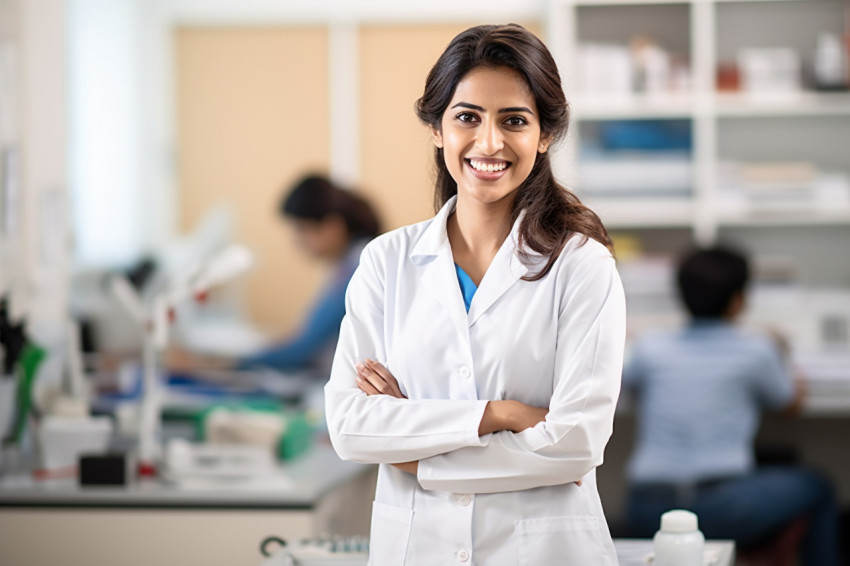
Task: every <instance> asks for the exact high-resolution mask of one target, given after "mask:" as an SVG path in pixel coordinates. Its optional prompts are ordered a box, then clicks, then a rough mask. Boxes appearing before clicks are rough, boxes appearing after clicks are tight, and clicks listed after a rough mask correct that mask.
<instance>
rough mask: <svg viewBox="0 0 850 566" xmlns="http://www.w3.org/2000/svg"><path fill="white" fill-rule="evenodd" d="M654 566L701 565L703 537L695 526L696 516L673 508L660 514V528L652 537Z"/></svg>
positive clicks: (703, 545)
mask: <svg viewBox="0 0 850 566" xmlns="http://www.w3.org/2000/svg"><path fill="white" fill-rule="evenodd" d="M652 545H653V550H654V552H655V560H654V562H653V565H654V566H702V565H703V548H704V547H705V537H703V534H702V533H701V532H700V530H699V528H697V516H696V515H694V514H693V513H691V512H690V511H684V510H681V509H674V510H673V511H667V512H666V513H664V514H663V515H661V529H660V530H659V531H658V532H657V533H655V538H653V539H652Z"/></svg>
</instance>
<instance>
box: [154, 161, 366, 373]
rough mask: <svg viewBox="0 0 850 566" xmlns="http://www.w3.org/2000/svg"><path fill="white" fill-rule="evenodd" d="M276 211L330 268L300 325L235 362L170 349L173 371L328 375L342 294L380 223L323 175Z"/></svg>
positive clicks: (304, 183)
mask: <svg viewBox="0 0 850 566" xmlns="http://www.w3.org/2000/svg"><path fill="white" fill-rule="evenodd" d="M279 212H280V214H281V216H282V218H283V219H284V220H285V221H286V222H287V223H289V224H290V225H291V226H292V227H293V230H294V233H295V240H296V244H297V246H298V247H299V248H300V249H301V250H303V251H304V252H305V253H306V254H307V255H309V256H311V257H314V258H316V259H319V260H322V261H326V262H328V263H330V264H331V265H332V266H333V269H332V272H331V275H330V277H329V278H328V280H327V281H326V282H325V284H324V286H323V288H322V289H321V291H320V292H319V294H318V297H317V298H316V299H315V300H314V302H313V303H312V304H311V305H310V307H309V309H308V310H307V313H306V316H305V317H304V319H303V320H302V322H301V324H300V326H299V327H298V328H297V329H296V331H295V332H294V333H293V334H292V335H290V336H288V337H287V338H285V339H283V340H281V341H279V342H277V343H275V344H273V345H271V346H269V347H267V348H265V349H263V350H261V351H258V352H255V353H253V354H250V355H247V356H245V357H243V358H241V359H236V360H234V359H230V358H223V357H218V356H211V355H198V354H193V353H190V352H187V351H184V350H181V349H179V348H172V350H171V351H170V352H169V357H168V362H167V363H168V366H169V368H170V369H171V370H172V371H176V372H185V373H193V372H197V371H199V370H200V371H203V370H208V369H213V370H215V369H239V370H244V369H256V368H271V369H274V370H277V371H282V372H300V371H304V370H306V371H312V372H314V373H316V374H317V375H329V373H330V365H331V361H332V359H333V352H334V349H335V347H336V343H337V340H338V338H339V326H340V323H341V322H342V318H343V316H344V315H345V290H346V288H347V287H348V282H349V280H350V279H351V276H352V275H353V274H354V270H355V269H356V268H357V265H358V264H359V263H360V253H361V252H362V251H363V248H364V247H365V246H366V244H367V243H368V242H369V241H370V240H371V239H372V238H374V237H375V236H377V235H378V234H379V233H380V231H381V226H380V221H379V219H378V216H377V215H376V213H375V210H374V209H373V208H372V206H371V205H370V204H369V202H368V201H366V200H365V199H364V198H363V197H361V196H359V195H358V194H357V193H354V192H352V191H350V190H347V189H344V188H341V187H339V186H338V185H336V184H335V183H333V182H332V181H331V180H330V179H328V178H327V177H324V176H322V175H307V176H305V177H303V178H301V179H300V180H299V181H298V182H296V183H295V184H294V185H293V186H292V188H291V189H290V190H289V191H288V192H287V193H286V194H285V195H284V196H283V198H282V199H281V201H280V205H279Z"/></svg>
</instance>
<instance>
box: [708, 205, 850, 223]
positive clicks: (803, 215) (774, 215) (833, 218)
mask: <svg viewBox="0 0 850 566" xmlns="http://www.w3.org/2000/svg"><path fill="white" fill-rule="evenodd" d="M717 221H718V224H719V225H720V226H727V227H748V226H834V225H843V224H848V225H850V206H848V205H844V206H838V207H834V208H820V207H803V206H801V205H799V204H794V205H792V204H786V205H783V206H779V205H773V206H770V207H756V208H754V207H748V208H737V207H736V208H731V207H723V206H722V205H721V206H719V207H718V210H717Z"/></svg>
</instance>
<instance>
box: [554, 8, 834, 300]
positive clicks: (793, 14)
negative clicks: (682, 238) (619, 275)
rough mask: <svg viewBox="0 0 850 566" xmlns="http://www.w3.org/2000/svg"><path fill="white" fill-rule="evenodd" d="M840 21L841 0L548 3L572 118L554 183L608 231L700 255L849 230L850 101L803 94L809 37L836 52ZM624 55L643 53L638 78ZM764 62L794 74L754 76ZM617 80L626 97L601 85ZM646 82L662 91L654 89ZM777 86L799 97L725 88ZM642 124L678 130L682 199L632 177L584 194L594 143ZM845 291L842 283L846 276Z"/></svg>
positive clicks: (812, 44)
mask: <svg viewBox="0 0 850 566" xmlns="http://www.w3.org/2000/svg"><path fill="white" fill-rule="evenodd" d="M848 19H850V8H848V3H847V2H844V1H842V0H788V1H785V0H759V1H737V0H735V1H733V0H690V1H678V2H669V1H664V0H657V1H647V2H643V1H635V0H610V1H609V0H580V1H577V0H553V1H551V2H550V3H549V7H548V15H547V36H548V37H547V40H548V44H549V45H550V47H551V48H552V51H553V54H554V55H555V58H556V59H557V61H558V65H559V67H560V69H561V73H562V77H563V81H564V86H565V90H566V92H567V98H568V100H569V101H570V104H571V111H572V117H573V122H572V126H571V127H572V132H571V134H570V136H569V138H568V140H567V141H566V142H565V143H564V144H563V145H562V147H561V148H560V149H559V150H558V152H557V153H556V154H555V163H556V173H557V175H558V177H559V178H560V179H562V180H563V181H564V182H565V183H566V184H567V185H568V186H569V187H570V188H571V189H574V190H576V192H577V193H578V194H579V195H580V196H582V198H583V199H584V200H585V201H586V202H587V203H588V204H589V205H590V206H591V207H592V208H593V209H594V210H596V211H597V213H599V215H600V216H601V217H602V219H603V221H604V222H605V223H606V225H607V226H608V227H609V229H611V230H613V231H619V230H626V229H628V230H630V231H632V232H634V231H638V233H640V231H649V230H652V229H663V230H669V229H680V230H682V231H684V234H685V235H692V237H693V239H694V240H695V241H696V242H699V243H711V242H714V241H716V240H717V239H718V238H722V237H724V236H730V237H733V238H734V236H735V231H736V230H737V229H738V228H745V229H748V230H749V229H752V228H755V227H759V228H761V229H763V230H772V229H776V228H785V227H788V226H794V227H798V228H799V227H803V228H807V229H815V230H817V229H819V228H820V227H830V228H834V227H836V226H838V227H850V196H848V193H850V189H848V187H847V182H848V181H847V179H848V177H850V93H848V92H847V91H836V92H826V91H821V90H815V89H814V88H813V87H812V84H813V81H814V60H815V57H816V47H817V45H818V38H819V37H820V36H821V35H822V34H824V33H826V34H829V35H830V36H831V37H833V38H842V40H843V41H847V36H848V34H850V29H848V26H850V24H848V23H847V22H848ZM647 44H649V45H651V46H652V48H651V49H649V50H646V45H647ZM630 45H631V48H630V47H629V46H630ZM636 48H638V49H643V50H644V51H642V52H641V53H644V55H642V56H643V57H644V59H643V64H642V67H641V66H640V65H636V64H635V61H636V57H635V55H634V54H635V53H636V51H635V49H636ZM657 48H660V49H662V50H663V52H662V53H663V54H664V56H665V57H666V59H659V57H658V52H657V51H653V49H657ZM766 50H769V51H766ZM624 56H626V57H631V59H630V61H631V65H632V66H631V68H630V71H629V70H628V69H627V70H626V71H623V69H624V68H625V67H624V66H625V64H627V63H628V62H626V63H624V62H623V57H624ZM844 56H845V58H846V57H847V47H845V48H844ZM765 58H772V59H771V60H781V59H782V58H784V59H785V60H789V59H790V62H791V63H794V64H797V65H798V67H799V71H795V70H794V69H793V68H792V69H791V70H790V71H788V72H786V74H785V75H784V76H780V77H777V76H773V75H772V76H770V77H768V76H767V75H764V74H761V75H760V74H758V72H757V71H759V67H758V65H761V64H764V65H767V63H764V61H763V59H765ZM770 62H771V61H768V63H770ZM742 65H747V69H749V71H750V72H749V73H744V72H743V67H742ZM774 67H776V68H780V63H776V64H775V65H774ZM641 68H642V71H640V69H641ZM659 68H660V71H658V69H659ZM772 68H773V67H770V68H768V70H770V69H772ZM780 70H781V69H780ZM623 72H626V73H628V72H630V73H631V76H628V77H626V80H630V81H631V85H632V87H631V90H629V89H628V88H625V89H624V86H623V82H624V79H623V77H622V76H621V77H619V78H618V77H612V76H611V75H613V74H617V73H621V74H622V73H623ZM657 72H661V73H662V76H663V80H664V81H666V83H665V84H666V86H665V87H664V88H659V87H658V86H657V84H655V83H658V82H659V81H658V80H657V79H655V78H653V77H654V76H655V75H654V74H655V73H657ZM789 73H790V74H789ZM789 76H790V77H793V78H794V79H795V80H796V82H799V83H800V84H801V87H800V89H799V90H798V91H796V92H776V91H770V92H765V93H764V94H759V93H757V92H749V91H746V90H743V89H740V90H737V91H734V90H729V89H728V87H730V86H734V85H735V84H738V85H741V84H742V83H745V82H747V81H745V79H748V81H749V82H748V84H757V83H754V82H753V81H754V80H755V79H754V78H753V77H755V78H761V79H764V80H767V79H775V80H774V83H776V84H780V83H781V80H780V79H784V78H787V77H789ZM798 77H799V78H798ZM720 83H723V85H722V86H723V87H724V89H723V90H722V91H721V90H719V88H718V85H719V84H720ZM777 88H779V87H777ZM650 120H651V121H654V122H655V123H656V124H658V123H664V122H670V123H674V122H678V123H679V124H680V125H684V127H686V128H687V129H688V130H689V135H690V143H689V147H688V148H687V149H686V151H685V154H686V156H687V157H686V158H687V159H688V160H689V162H690V163H689V164H690V169H689V171H690V179H691V183H690V184H689V186H688V187H686V188H685V190H681V191H677V192H676V191H668V192H665V191H663V190H659V191H655V192H654V193H653V192H652V191H645V190H643V189H644V188H645V187H643V186H642V184H641V181H642V180H645V179H646V178H648V176H649V175H650V174H651V171H650V170H648V169H646V168H645V167H644V168H643V169H635V170H634V171H635V172H634V183H633V184H632V185H630V186H625V187H621V186H620V185H617V187H618V188H620V189H622V190H619V191H608V192H600V191H598V190H597V191H594V190H590V189H589V188H588V185H589V184H590V185H592V186H593V187H595V186H596V185H595V184H594V183H593V182H591V181H592V179H593V177H592V175H589V173H593V172H594V171H595V169H594V167H596V166H598V165H599V164H597V163H592V162H590V160H592V159H593V157H590V158H589V157H588V155H591V156H592V155H593V151H592V150H593V146H594V142H595V139H594V136H596V135H598V133H599V131H604V130H609V129H611V127H612V124H622V123H628V122H633V123H643V124H646V123H647V121H650ZM680 155H681V154H680ZM632 159H635V157H634V156H632ZM637 159H638V160H640V159H641V155H640V154H638V156H637ZM588 163H590V167H587V165H588ZM583 165H584V167H583ZM615 165H616V164H615ZM603 166H604V162H603ZM676 167H677V166H676V164H675V163H674V162H672V161H671V163H670V167H669V171H670V173H669V175H671V176H672V175H674V174H681V170H680V169H681V167H680V169H676ZM610 169H611V170H612V171H613V170H614V169H615V167H612V168H610ZM677 171H678V172H677ZM609 176H610V175H609ZM784 179H787V182H786V181H783V180H784ZM612 182H613V181H612ZM644 184H645V183H644ZM673 186H675V183H674V184H673ZM765 187H766V189H768V190H762V189H763V188H765ZM629 188H634V191H631V192H630V191H629V190H628V189H629ZM661 188H663V187H661ZM843 235H844V236H846V237H850V230H846V229H845V230H844V231H843ZM839 239H840V238H839ZM811 240H812V242H817V241H818V235H817V234H814V235H812V237H811ZM848 243H850V240H848ZM845 279H846V280H844V281H842V283H843V284H845V285H846V284H850V269H848V273H847V274H846V277H845Z"/></svg>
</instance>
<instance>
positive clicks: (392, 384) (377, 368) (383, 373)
mask: <svg viewBox="0 0 850 566" xmlns="http://www.w3.org/2000/svg"><path fill="white" fill-rule="evenodd" d="M364 365H365V366H366V367H367V368H368V369H370V370H372V372H374V373H375V374H376V375H377V376H378V377H379V378H380V379H381V381H383V382H384V383H385V384H386V385H387V387H388V388H389V393H386V394H387V395H392V396H393V397H396V398H398V399H407V397H405V396H404V394H403V393H402V392H401V388H400V387H399V385H398V380H396V378H395V376H393V374H392V373H390V370H388V369H387V368H386V367H385V366H384V365H383V364H382V363H380V362H376V361H375V360H371V359H366V361H365V362H364Z"/></svg>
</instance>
